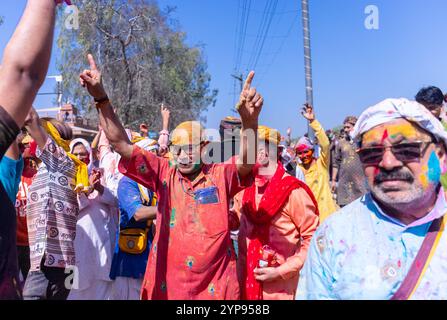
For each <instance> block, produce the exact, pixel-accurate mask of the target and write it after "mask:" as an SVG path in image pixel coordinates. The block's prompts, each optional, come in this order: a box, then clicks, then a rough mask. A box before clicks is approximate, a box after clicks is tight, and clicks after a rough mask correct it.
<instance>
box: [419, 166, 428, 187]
mask: <svg viewBox="0 0 447 320" xmlns="http://www.w3.org/2000/svg"><path fill="white" fill-rule="evenodd" d="M427 173H428V166H427V165H425V166H423V167H422V173H421V174H420V175H419V180H420V181H421V185H422V187H423V188H424V189H427V188H428V179H427Z"/></svg>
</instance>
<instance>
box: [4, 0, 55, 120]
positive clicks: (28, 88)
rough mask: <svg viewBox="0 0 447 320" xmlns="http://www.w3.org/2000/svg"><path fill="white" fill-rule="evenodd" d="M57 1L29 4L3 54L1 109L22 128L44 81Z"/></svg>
mask: <svg viewBox="0 0 447 320" xmlns="http://www.w3.org/2000/svg"><path fill="white" fill-rule="evenodd" d="M55 7H56V3H55V1H54V0H28V3H27V5H26V8H25V12H24V13H23V16H22V18H21V20H20V22H19V24H18V26H17V28H16V30H15V32H14V34H13V36H12V38H11V40H10V41H9V43H8V45H7V46H6V49H5V51H4V54H3V61H2V64H1V68H0V106H2V107H3V108H4V109H5V110H6V112H8V114H9V115H10V116H11V117H12V119H13V120H14V121H15V122H16V124H17V125H18V126H19V127H21V126H22V125H23V123H24V121H25V118H26V116H27V114H28V112H29V110H30V108H31V105H32V103H33V101H34V99H35V97H36V94H37V91H38V90H39V88H40V86H41V85H42V83H43V81H44V80H45V76H46V74H47V71H48V65H49V63H50V56H51V47H52V44H53V32H54V23H55Z"/></svg>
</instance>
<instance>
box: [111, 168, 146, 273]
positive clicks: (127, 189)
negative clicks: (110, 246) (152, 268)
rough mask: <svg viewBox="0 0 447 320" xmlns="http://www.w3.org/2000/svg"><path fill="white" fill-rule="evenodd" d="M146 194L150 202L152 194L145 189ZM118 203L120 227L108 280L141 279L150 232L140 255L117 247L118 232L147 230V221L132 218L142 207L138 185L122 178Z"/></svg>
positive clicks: (126, 178)
mask: <svg viewBox="0 0 447 320" xmlns="http://www.w3.org/2000/svg"><path fill="white" fill-rule="evenodd" d="M146 190H147V192H148V196H149V200H150V202H152V199H153V197H154V193H153V192H151V191H150V190H148V189H146ZM118 202H119V209H120V225H119V230H118V235H117V237H116V238H117V243H116V246H115V253H114V255H113V260H112V267H111V271H110V278H111V279H115V278H116V277H127V278H134V279H143V277H144V273H145V271H146V264H147V259H148V256H149V251H150V247H151V245H152V240H153V236H152V232H151V230H150V229H149V232H148V237H147V247H146V250H145V251H144V252H143V253H142V254H130V253H126V252H123V251H122V250H121V249H120V247H119V245H118V241H119V231H120V230H123V229H129V228H140V229H145V228H147V221H143V222H136V221H135V219H134V218H133V216H134V215H135V213H136V212H137V210H138V209H139V208H140V207H141V206H143V205H144V204H143V200H142V198H141V194H140V189H139V188H138V184H137V183H136V182H135V181H133V180H131V179H129V178H128V177H123V178H122V179H121V180H120V182H119V184H118Z"/></svg>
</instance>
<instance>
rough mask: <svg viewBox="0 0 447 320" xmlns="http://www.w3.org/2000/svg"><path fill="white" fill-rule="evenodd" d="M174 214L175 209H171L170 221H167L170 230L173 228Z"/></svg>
mask: <svg viewBox="0 0 447 320" xmlns="http://www.w3.org/2000/svg"><path fill="white" fill-rule="evenodd" d="M175 212H176V210H175V208H172V210H171V220H170V221H169V226H170V227H171V228H173V227H174V226H175Z"/></svg>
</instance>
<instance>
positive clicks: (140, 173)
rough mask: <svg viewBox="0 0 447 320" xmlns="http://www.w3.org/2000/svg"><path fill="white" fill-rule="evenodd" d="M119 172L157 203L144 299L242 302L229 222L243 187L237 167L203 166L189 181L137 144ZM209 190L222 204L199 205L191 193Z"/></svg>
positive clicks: (168, 164)
mask: <svg viewBox="0 0 447 320" xmlns="http://www.w3.org/2000/svg"><path fill="white" fill-rule="evenodd" d="M119 169H120V171H121V173H123V174H124V175H126V176H128V177H130V178H131V179H133V180H135V181H136V182H138V183H140V184H142V185H144V186H145V187H147V188H149V189H151V190H153V191H155V192H156V193H157V195H158V199H159V204H158V213H157V222H156V229H157V231H156V236H155V239H154V242H153V245H152V249H151V252H150V255H149V260H148V264H147V269H146V274H145V278H144V281H143V288H142V299H154V300H155V299H174V300H193V299H201V300H205V299H206V300H209V299H219V300H224V299H226V300H237V299H239V298H240V293H239V285H238V281H237V273H236V256H235V253H234V249H233V245H232V241H231V239H230V229H229V220H228V219H229V201H230V199H231V198H232V197H233V196H234V195H236V194H237V193H238V192H239V191H241V190H242V189H243V186H242V185H241V183H240V181H239V176H238V172H237V168H236V165H235V164H234V163H233V164H213V165H204V167H203V168H202V173H201V174H200V175H199V176H198V177H197V178H196V179H195V180H194V181H192V182H190V181H189V180H188V179H185V178H184V177H183V176H182V175H181V174H180V173H179V172H178V170H177V169H176V168H175V166H171V165H170V162H169V161H168V160H166V159H163V158H160V157H157V156H155V155H153V154H152V153H150V152H146V151H144V150H142V149H140V148H138V147H137V146H135V147H134V151H133V154H132V157H131V159H130V160H129V161H125V160H123V159H122V160H121V162H120V165H119ZM211 186H215V187H217V189H218V198H219V201H218V203H212V204H199V203H198V202H197V201H196V200H195V199H194V197H193V195H192V193H193V192H194V191H197V190H199V189H203V188H208V187H211Z"/></svg>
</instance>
